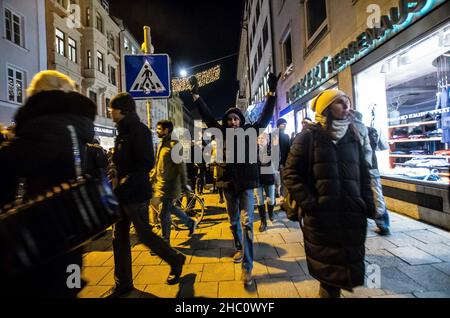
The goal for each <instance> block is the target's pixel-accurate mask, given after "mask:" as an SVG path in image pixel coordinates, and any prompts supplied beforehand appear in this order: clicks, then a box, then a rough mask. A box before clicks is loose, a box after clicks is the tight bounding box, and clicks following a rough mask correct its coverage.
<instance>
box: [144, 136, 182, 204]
mask: <svg viewBox="0 0 450 318" xmlns="http://www.w3.org/2000/svg"><path fill="white" fill-rule="evenodd" d="M177 143H178V142H177V141H172V140H171V136H170V135H169V136H167V137H164V138H163V139H162V140H161V142H160V144H159V146H158V152H157V156H156V164H155V167H154V168H153V171H152V173H151V179H152V182H153V184H154V195H153V196H154V197H156V198H163V199H177V198H178V197H179V196H180V195H181V192H182V188H183V187H184V186H185V185H186V184H187V174H186V164H185V163H180V164H176V163H174V162H173V160H172V157H171V152H172V148H173V147H174V146H175V145H176V144H177Z"/></svg>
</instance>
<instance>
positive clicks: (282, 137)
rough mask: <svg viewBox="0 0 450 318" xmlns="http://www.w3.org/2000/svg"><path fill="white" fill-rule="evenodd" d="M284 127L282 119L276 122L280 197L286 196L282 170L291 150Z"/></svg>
mask: <svg viewBox="0 0 450 318" xmlns="http://www.w3.org/2000/svg"><path fill="white" fill-rule="evenodd" d="M286 126H287V121H286V119H284V118H281V119H278V122H277V128H278V133H279V136H278V138H279V145H280V169H279V171H280V183H281V189H280V194H281V196H282V197H285V196H286V187H285V186H284V183H283V174H282V171H283V168H284V166H285V165H286V160H287V158H288V155H289V150H290V149H291V139H290V138H289V135H288V134H286Z"/></svg>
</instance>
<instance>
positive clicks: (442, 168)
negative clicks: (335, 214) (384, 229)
mask: <svg viewBox="0 0 450 318" xmlns="http://www.w3.org/2000/svg"><path fill="white" fill-rule="evenodd" d="M449 40H450V24H447V25H446V26H445V27H443V28H441V29H440V30H438V31H436V32H434V33H433V34H431V35H429V36H426V37H424V38H422V39H418V40H417V41H416V42H415V43H414V44H411V45H409V46H408V47H406V48H404V49H401V50H399V51H398V52H396V53H395V54H393V55H391V56H388V57H386V58H385V59H383V60H382V61H380V62H379V63H377V64H375V65H373V66H371V67H370V68H368V69H366V70H365V71H363V72H361V73H360V74H357V75H356V76H355V100H356V107H357V109H358V110H359V111H360V112H361V113H363V115H364V118H363V120H364V122H365V124H366V125H367V126H370V127H373V128H375V129H376V130H377V131H378V132H379V135H380V136H384V137H385V139H386V140H387V145H386V146H387V147H386V148H387V149H388V150H385V151H379V152H378V153H377V157H378V161H379V169H380V171H381V172H382V174H384V175H386V176H395V177H398V178H404V179H407V180H419V181H424V182H430V183H440V184H448V183H449V167H450V150H449V144H450V102H449V98H450V41H449Z"/></svg>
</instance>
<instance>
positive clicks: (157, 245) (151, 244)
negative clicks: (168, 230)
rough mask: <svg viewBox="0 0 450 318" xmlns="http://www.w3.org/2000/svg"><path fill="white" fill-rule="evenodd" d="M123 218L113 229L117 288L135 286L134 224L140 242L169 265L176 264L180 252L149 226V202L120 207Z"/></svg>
mask: <svg viewBox="0 0 450 318" xmlns="http://www.w3.org/2000/svg"><path fill="white" fill-rule="evenodd" d="M120 209H121V212H122V218H121V220H120V221H119V222H117V223H116V225H115V226H114V228H113V250H114V276H115V280H116V288H117V289H121V288H124V289H125V288H129V287H132V286H133V274H132V266H131V263H132V259H131V246H130V226H131V222H133V224H134V228H135V230H136V234H137V236H138V238H139V241H140V242H141V243H143V244H144V245H146V246H147V247H148V248H149V249H151V250H152V251H153V252H155V254H156V255H158V256H159V257H160V258H161V259H162V260H163V261H165V262H166V263H168V264H169V265H174V264H176V261H177V256H178V255H179V252H178V251H177V250H175V249H173V248H171V247H170V245H169V243H168V242H166V241H165V240H164V239H162V238H161V237H159V236H158V235H156V234H155V233H154V232H153V231H152V228H151V226H150V224H149V216H148V202H143V203H130V204H123V205H121V206H120Z"/></svg>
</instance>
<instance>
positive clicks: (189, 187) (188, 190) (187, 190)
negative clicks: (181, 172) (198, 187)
mask: <svg viewBox="0 0 450 318" xmlns="http://www.w3.org/2000/svg"><path fill="white" fill-rule="evenodd" d="M183 192H184V193H191V192H192V188H191V186H190V185H188V184H186V185H185V186H184V187H183Z"/></svg>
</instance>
